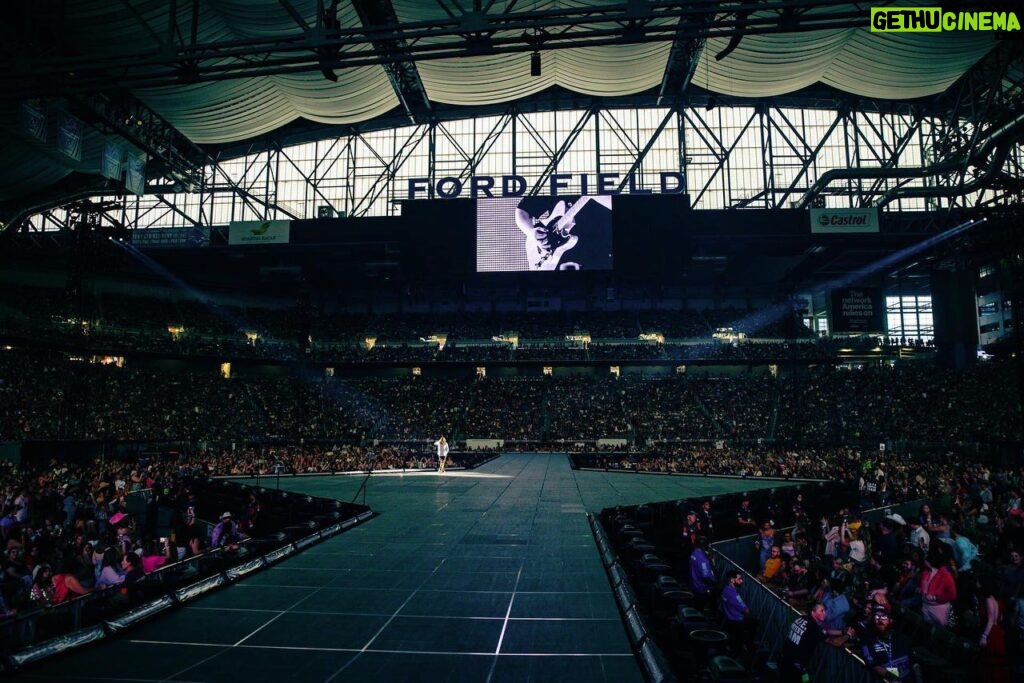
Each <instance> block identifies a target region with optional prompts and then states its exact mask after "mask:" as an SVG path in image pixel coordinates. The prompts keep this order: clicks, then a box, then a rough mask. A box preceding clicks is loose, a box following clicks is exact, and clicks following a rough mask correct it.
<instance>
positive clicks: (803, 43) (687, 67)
mask: <svg viewBox="0 0 1024 683" xmlns="http://www.w3.org/2000/svg"><path fill="white" fill-rule="evenodd" d="M897 4H899V5H900V6H908V5H915V4H925V3H919V2H901V3H897ZM17 8H18V10H20V11H19V12H18V13H17V14H18V16H16V17H15V20H14V21H12V22H10V24H9V25H10V26H17V27H19V28H18V29H17V31H18V32H17V35H16V36H14V39H13V40H7V41H5V43H6V46H7V49H8V52H9V56H8V60H9V61H8V64H7V68H5V69H4V70H3V73H2V74H0V85H2V87H0V92H2V93H3V94H2V95H0V131H2V132H0V141H2V142H0V145H2V146H0V206H5V207H7V208H8V211H9V209H10V207H11V206H12V205H16V204H17V205H21V206H25V205H26V204H32V203H33V202H36V203H38V204H39V205H42V204H41V203H42V202H45V201H51V200H53V199H54V198H55V197H64V198H69V197H72V196H74V195H75V193H76V191H83V190H84V191H86V192H88V191H90V188H92V187H93V186H94V185H95V183H96V180H97V179H98V178H99V173H100V169H101V162H102V156H103V150H104V147H105V145H106V143H107V142H108V141H117V142H120V143H121V144H122V145H124V147H125V148H126V149H129V150H131V149H138V150H141V151H142V152H144V153H145V154H146V155H147V156H148V157H149V159H150V163H151V166H150V168H149V169H148V172H149V175H150V177H153V176H154V175H157V174H160V173H169V172H171V171H174V170H175V166H176V163H177V161H176V160H179V161H181V162H182V165H183V166H187V165H188V163H192V164H195V163H201V160H202V158H203V157H204V156H205V155H206V154H208V153H210V151H211V150H214V149H218V148H219V149H220V150H221V151H222V152H223V151H224V149H231V150H233V151H234V152H235V153H238V152H239V150H241V149H244V148H245V147H242V146H241V145H246V143H248V142H250V141H252V140H254V139H255V138H259V137H260V136H266V135H268V134H269V135H273V134H275V133H276V132H280V131H282V130H285V131H290V132H292V133H294V132H295V131H296V130H298V131H300V132H301V133H302V135H300V137H305V138H306V139H309V138H310V137H311V136H315V135H316V134H317V133H318V132H319V133H321V134H324V135H326V134H328V132H327V131H328V130H330V129H328V128H325V126H330V127H334V126H338V125H370V126H372V125H373V123H374V122H375V121H387V122H389V123H390V122H396V121H404V122H405V123H410V122H423V121H429V120H432V119H435V118H437V117H439V116H442V117H444V118H453V117H454V116H468V115H471V114H473V113H474V112H477V111H480V110H481V108H483V109H486V108H487V107H489V106H494V105H497V104H503V103H513V102H525V101H530V102H534V103H536V102H537V101H538V100H540V101H541V102H543V97H544V95H545V93H552V92H571V93H576V94H579V95H581V96H586V97H595V98H601V99H602V100H605V99H607V100H609V101H615V98H634V99H632V100H630V101H634V102H641V101H643V102H647V103H649V104H655V103H657V104H662V105H663V106H664V105H665V104H672V103H682V104H685V103H687V102H689V101H690V99H689V98H690V97H692V96H693V95H694V94H696V95H697V96H703V97H705V98H707V97H709V96H716V97H717V96H719V95H720V96H722V97H723V98H729V100H728V101H730V102H733V101H735V100H733V99H732V98H742V99H744V100H745V99H750V100H752V101H753V100H757V99H763V98H773V97H787V98H790V99H789V100H787V101H791V102H792V103H794V104H799V103H800V101H801V97H802V96H803V97H806V98H807V101H808V102H809V103H810V102H812V101H813V102H814V103H817V104H818V106H820V104H821V101H822V100H821V96H822V93H825V94H826V95H830V94H833V93H835V94H839V95H840V96H844V95H842V94H844V93H845V94H847V95H848V96H849V97H851V98H867V99H870V100H884V101H886V102H910V101H918V102H920V101H922V100H921V98H933V96H936V95H939V94H941V93H943V92H945V91H947V89H949V88H950V87H951V86H952V85H953V84H954V83H956V82H957V80H958V79H960V78H961V77H962V76H963V75H964V74H965V73H966V72H968V70H970V69H971V67H972V66H973V65H975V64H976V63H977V62H978V61H979V60H981V59H982V58H983V57H985V55H986V54H989V53H990V52H992V51H993V50H995V49H996V47H997V45H998V44H999V43H998V41H996V40H995V39H994V38H993V36H992V34H991V32H981V31H976V32H943V33H939V34H934V33H928V34H919V33H872V32H871V31H870V30H869V27H868V10H867V8H866V7H865V6H863V5H861V4H857V3H848V2H836V1H835V0H815V1H813V2H812V1H810V0H764V1H760V2H759V1H756V0H750V1H743V0H740V1H738V2H709V1H702V0H696V1H692V2H683V3H673V2H653V1H652V2H647V1H645V0H630V1H629V2H606V1H603V0H535V1H533V2H519V1H516V0H508V1H505V2H502V1H489V2H481V1H480V0H477V1H476V2H474V3H469V2H462V1H458V0H436V1H432V2H431V1H426V0H390V2H389V1H388V0H384V1H383V2H380V1H376V0H331V1H330V2H329V3H325V2H324V1H323V0H203V1H202V2H177V3H175V2H166V1H163V0H121V1H120V2H110V0H79V1H78V2H75V3H66V2H60V1H58V0H42V1H40V0H31V1H30V0H23V1H22V2H19V3H17ZM1016 55H1017V57H1016V58H1017V61H1016V66H1014V67H1013V70H1012V71H1010V72H1009V74H1008V76H1007V78H1008V82H1009V83H1010V84H1011V85H1012V87H1019V86H1018V85H1017V84H1018V83H1019V80H1020V78H1019V77H1020V75H1021V73H1022V71H1021V69H1020V60H1019V52H1017V53H1016ZM538 60H539V63H538ZM1004 87H1005V83H1004ZM636 98H639V99H636ZM830 101H831V102H832V103H833V104H834V103H835V102H836V100H835V99H834V98H832V99H831V100H830ZM534 106H538V105H536V104H535V105H534ZM539 106H541V107H543V104H541V105H539ZM33 112H36V113H37V114H39V113H41V114H42V115H43V116H44V117H45V118H44V119H43V124H42V125H43V127H44V132H45V129H47V128H48V129H49V130H48V139H47V140H45V141H44V140H40V139H39V136H38V135H34V134H33V133H32V132H31V131H30V129H31V128H32V123H31V119H32V117H33ZM65 115H71V116H72V117H74V118H75V119H76V120H79V121H81V124H82V125H81V151H80V156H81V158H80V159H72V158H70V157H68V156H67V155H66V154H64V153H61V152H60V151H59V149H55V145H54V140H55V138H56V137H57V136H58V135H59V133H58V132H57V130H56V129H57V126H58V122H59V120H60V119H61V118H62V117H64V116H65ZM396 115H397V117H396ZM38 125H39V124H38V121H37V122H36V131H35V132H36V133H38ZM229 145H230V146H231V147H230V148H228V147H225V146H229ZM248 148H249V149H252V147H248ZM154 162H156V163H154ZM186 162H187V163H186ZM0 213H8V212H0ZM2 220H3V215H0V221H2Z"/></svg>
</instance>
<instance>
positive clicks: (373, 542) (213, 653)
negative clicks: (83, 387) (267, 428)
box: [17, 455, 778, 683]
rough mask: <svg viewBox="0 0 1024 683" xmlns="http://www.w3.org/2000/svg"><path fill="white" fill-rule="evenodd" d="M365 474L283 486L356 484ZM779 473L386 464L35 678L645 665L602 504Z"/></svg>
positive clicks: (314, 675)
mask: <svg viewBox="0 0 1024 683" xmlns="http://www.w3.org/2000/svg"><path fill="white" fill-rule="evenodd" d="M361 483H362V482H361V481H360V478H357V477H301V478H293V479H285V480H282V488H287V489H289V490H293V491H297V492H300V493H304V494H312V495H318V496H324V497H330V498H337V499H340V500H348V499H350V498H351V497H352V495H353V494H354V493H355V491H356V490H357V489H358V487H359V485H360V484H361ZM770 486H778V482H768V481H766V482H756V481H749V480H742V481H737V480H728V479H712V478H689V477H667V476H662V475H640V474H623V473H605V472H589V471H574V470H572V469H571V468H570V466H569V463H568V459H567V458H566V457H565V456H564V455H505V456H502V457H500V458H498V459H496V460H493V461H491V462H489V463H488V464H486V465H484V466H483V467H481V468H479V469H478V470H474V471H469V472H457V473H456V472H452V473H447V474H445V475H433V476H431V475H423V474H417V475H406V476H403V475H401V474H394V475H392V474H380V475H376V474H375V475H373V476H371V477H370V480H369V482H368V486H367V494H366V496H367V497H366V500H367V504H368V505H370V506H371V507H372V508H373V509H374V510H375V511H376V512H378V513H379V516H377V517H376V518H374V519H373V520H371V521H370V522H368V523H366V524H363V525H360V526H358V527H355V528H353V529H351V530H349V531H348V532H346V533H344V534H341V535H339V536H336V537H334V538H332V539H330V540H328V541H326V542H324V543H322V544H320V545H317V546H313V547H311V548H309V549H307V550H305V551H303V552H302V553H300V554H298V555H296V556H294V557H292V558H289V559H287V560H285V561H283V562H281V563H280V564H278V565H276V566H274V567H272V568H270V569H268V570H266V571H264V572H261V573H259V574H256V575H254V576H251V577H248V578H246V579H245V580H243V581H242V582H240V583H239V584H236V585H233V586H230V587H228V588H226V589H224V590H222V591H219V592H217V593H214V594H211V595H209V596H205V597H203V598H201V599H199V600H197V601H196V602H194V603H190V604H189V605H187V606H185V607H183V608H182V609H179V610H177V611H175V612H173V613H171V614H168V615H164V616H161V617H158V618H156V619H154V620H153V621H151V622H149V623H146V624H143V625H141V626H139V627H137V628H135V629H132V630H130V631H128V632H127V633H125V634H123V635H122V636H120V637H119V638H116V639H112V640H110V641H109V642H105V643H102V644H99V645H96V646H94V647H90V648H86V649H83V650H81V651H78V652H74V653H71V654H69V655H67V656H64V657H61V658H58V659H54V660H52V661H49V662H43V663H41V664H39V665H37V666H34V667H29V668H28V669H26V670H25V671H23V672H21V673H19V675H18V676H17V678H19V679H24V680H55V679H59V680H61V681H76V680H77V681H119V680H120V681H129V680H133V681H175V682H176V683H187V681H207V682H210V683H216V682H219V681H225V682H230V683H238V681H241V680H245V681H289V680H294V681H300V680H301V681H303V682H315V681H420V680H430V681H435V680H440V681H455V680H458V681H481V682H485V681H492V682H502V681H549V680H550V681H555V680H557V681H560V682H572V681H588V682H589V681H616V682H619V681H626V682H628V681H642V680H643V677H642V675H641V673H640V670H639V668H638V666H637V663H636V661H635V660H634V658H633V655H632V652H631V650H630V645H629V640H628V638H627V635H626V631H625V629H624V627H623V624H622V621H621V619H620V618H619V613H618V609H617V607H616V605H615V600H614V596H613V594H612V591H611V589H610V587H609V585H608V580H607V577H606V575H605V571H604V567H603V565H602V563H601V559H600V556H599V554H598V552H597V548H596V546H595V543H594V539H593V537H592V535H591V532H590V529H589V525H588V523H587V519H586V516H585V514H584V512H585V511H591V512H595V513H596V512H598V511H600V510H601V509H603V508H605V507H609V506H612V505H634V504H637V503H645V502H653V501H664V500H674V499H679V498H690V497H696V496H705V495H706V496H711V495H715V494H719V493H727V492H733V491H736V490H753V489H756V488H763V487H770Z"/></svg>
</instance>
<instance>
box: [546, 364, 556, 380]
mask: <svg viewBox="0 0 1024 683" xmlns="http://www.w3.org/2000/svg"><path fill="white" fill-rule="evenodd" d="M552 372H554V369H553V368H552V367H551V366H550V365H545V366H544V376H545V377H550V376H551V373H552Z"/></svg>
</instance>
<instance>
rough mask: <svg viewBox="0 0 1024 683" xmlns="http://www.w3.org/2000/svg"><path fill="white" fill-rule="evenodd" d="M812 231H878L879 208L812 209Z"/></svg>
mask: <svg viewBox="0 0 1024 683" xmlns="http://www.w3.org/2000/svg"><path fill="white" fill-rule="evenodd" d="M811 232H812V233H830V232H839V233H846V232H878V209H875V208H869V209H811Z"/></svg>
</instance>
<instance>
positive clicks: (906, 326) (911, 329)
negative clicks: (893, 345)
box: [885, 295, 935, 342]
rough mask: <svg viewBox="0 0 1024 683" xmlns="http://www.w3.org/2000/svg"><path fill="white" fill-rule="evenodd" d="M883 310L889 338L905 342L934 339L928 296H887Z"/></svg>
mask: <svg viewBox="0 0 1024 683" xmlns="http://www.w3.org/2000/svg"><path fill="white" fill-rule="evenodd" d="M885 308H886V318H887V322H888V330H889V336H890V337H892V338H894V339H900V340H906V341H907V342H912V341H918V340H920V341H922V342H928V341H932V340H933V339H934V338H935V323H934V320H933V318H932V298H931V297H930V296H913V295H911V296H887V297H886V298H885Z"/></svg>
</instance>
